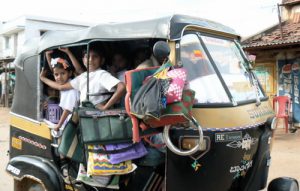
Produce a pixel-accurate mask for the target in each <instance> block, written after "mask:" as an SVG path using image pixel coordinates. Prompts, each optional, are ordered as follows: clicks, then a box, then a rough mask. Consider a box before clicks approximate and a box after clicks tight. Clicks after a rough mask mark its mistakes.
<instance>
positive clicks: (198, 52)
mask: <svg viewBox="0 0 300 191" xmlns="http://www.w3.org/2000/svg"><path fill="white" fill-rule="evenodd" d="M194 56H195V57H198V58H204V56H203V54H202V52H201V51H200V50H194Z"/></svg>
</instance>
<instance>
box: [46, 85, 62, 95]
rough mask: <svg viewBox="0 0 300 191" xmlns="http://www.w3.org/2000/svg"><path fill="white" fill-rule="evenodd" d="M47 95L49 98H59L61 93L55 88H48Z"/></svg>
mask: <svg viewBox="0 0 300 191" xmlns="http://www.w3.org/2000/svg"><path fill="white" fill-rule="evenodd" d="M47 95H48V96H49V97H58V96H59V92H58V91H57V90H55V89H53V88H50V87H48V88H47Z"/></svg>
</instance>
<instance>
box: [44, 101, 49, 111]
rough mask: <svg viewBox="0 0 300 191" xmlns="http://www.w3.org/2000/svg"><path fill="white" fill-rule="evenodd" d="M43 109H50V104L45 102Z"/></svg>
mask: <svg viewBox="0 0 300 191" xmlns="http://www.w3.org/2000/svg"><path fill="white" fill-rule="evenodd" d="M43 107H44V109H48V102H47V101H44V103H43Z"/></svg>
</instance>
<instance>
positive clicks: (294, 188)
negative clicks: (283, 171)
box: [268, 177, 299, 191]
mask: <svg viewBox="0 0 300 191" xmlns="http://www.w3.org/2000/svg"><path fill="white" fill-rule="evenodd" d="M268 191H299V184H298V181H297V180H296V179H294V178H289V177H280V178H276V179H274V180H272V181H271V182H270V184H269V186H268Z"/></svg>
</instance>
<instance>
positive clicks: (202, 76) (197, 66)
mask: <svg viewBox="0 0 300 191" xmlns="http://www.w3.org/2000/svg"><path fill="white" fill-rule="evenodd" d="M180 45H181V49H180V50H181V52H180V53H181V61H182V64H183V67H184V68H186V69H187V71H188V82H189V86H190V88H191V89H193V90H194V91H195V92H196V95H195V100H196V104H197V103H198V104H206V103H229V102H230V100H229V98H228V96H227V94H226V91H225V90H224V88H223V86H222V84H221V82H220V80H219V78H218V76H217V74H216V72H215V71H214V69H213V67H212V64H211V62H210V60H209V59H208V56H207V54H206V53H205V51H204V49H203V47H202V45H201V43H200V40H199V38H198V36H197V35H196V34H186V35H184V36H183V37H182V39H181V42H180Z"/></svg>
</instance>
